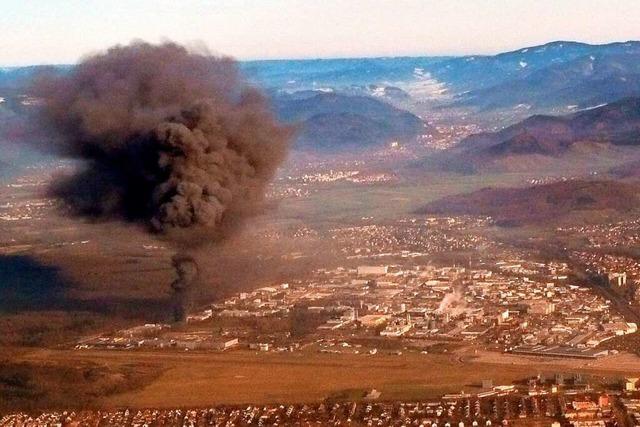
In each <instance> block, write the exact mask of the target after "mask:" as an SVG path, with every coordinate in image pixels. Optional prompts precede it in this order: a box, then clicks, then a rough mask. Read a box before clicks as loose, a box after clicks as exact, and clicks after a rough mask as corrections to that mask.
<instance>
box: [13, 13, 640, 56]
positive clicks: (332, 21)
mask: <svg viewBox="0 0 640 427" xmlns="http://www.w3.org/2000/svg"><path fill="white" fill-rule="evenodd" d="M558 3H560V2H557V1H555V2H554V1H552V0H543V1H539V2H536V3H534V4H532V3H530V2H527V1H524V0H515V1H510V2H505V1H500V0H481V1H477V2H473V3H471V2H465V1H462V0H454V1H446V2H445V1H438V0H425V1H418V0H402V1H400V2H390V1H383V0H370V1H363V0H353V1H337V0H330V1H327V2H323V3H322V4H321V3H320V2H314V1H294V0H275V1H269V2H260V1H256V0H243V1H230V0H222V1H216V2H210V1H204V0H188V1H186V2H184V3H182V4H181V5H180V6H179V7H178V6H176V5H175V4H174V3H172V2H170V1H165V0H161V1H155V2H151V1H147V0H142V1H138V2H135V3H130V2H124V1H121V0H116V1H113V2H109V3H108V4H107V3H101V2H98V1H95V0H92V1H86V2H81V1H76V0H72V1H62V0H53V1H50V2H47V3H46V4H38V5H36V4H34V3H26V2H20V1H17V0H9V6H8V7H7V8H6V9H5V10H6V11H7V12H6V13H5V14H4V15H3V16H0V28H2V29H3V32H4V34H3V38H2V41H0V66H7V67H8V66H22V65H37V64H72V63H76V62H77V61H78V60H79V59H81V58H82V57H83V56H84V55H86V54H88V53H92V52H97V51H102V50H104V49H106V48H107V47H108V46H111V45H113V44H127V43H129V42H131V41H132V40H135V39H142V40H145V41H149V42H152V43H157V42H160V41H162V40H172V41H176V42H178V43H183V44H185V43H186V44H191V45H198V44H204V45H206V46H208V47H209V48H210V49H211V50H212V52H213V53H216V54H225V55H231V56H234V57H236V58H238V59H239V60H243V61H249V60H268V59H320V58H322V59H324V58H327V59H330V58H364V57H397V56H458V55H467V54H474V55H489V54H495V53H499V52H505V51H509V50H515V49H518V48H521V47H524V46H535V45H539V44H545V43H548V42H551V41H556V40H566V41H579V42H584V43H591V44H606V43H610V42H615V41H628V40H637V39H640V33H639V32H638V28H640V4H639V3H638V2H633V1H631V0H615V1H612V2H603V1H599V0H589V1H577V0H566V1H563V2H561V3H560V4H558ZM621 11H623V12H624V13H621ZM605 24H606V25H605ZM346 41H348V42H346Z"/></svg>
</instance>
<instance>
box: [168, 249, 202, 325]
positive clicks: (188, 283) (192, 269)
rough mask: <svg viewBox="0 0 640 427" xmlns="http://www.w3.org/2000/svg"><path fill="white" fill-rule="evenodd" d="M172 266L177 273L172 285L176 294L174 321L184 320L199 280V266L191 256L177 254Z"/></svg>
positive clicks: (172, 260)
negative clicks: (194, 286) (195, 284)
mask: <svg viewBox="0 0 640 427" xmlns="http://www.w3.org/2000/svg"><path fill="white" fill-rule="evenodd" d="M171 265H173V268H174V269H175V271H176V274H177V276H178V277H177V278H176V279H175V280H174V281H173V282H172V283H171V289H172V290H173V294H174V307H173V320H175V321H176V322H179V321H181V320H184V319H185V318H186V315H187V311H188V310H189V308H190V303H191V297H192V295H191V294H190V293H191V291H192V288H193V284H194V283H195V282H196V280H198V273H199V271H198V264H197V263H196V261H195V259H194V258H193V257H191V256H189V255H185V254H177V255H175V256H174V257H173V258H172V259H171Z"/></svg>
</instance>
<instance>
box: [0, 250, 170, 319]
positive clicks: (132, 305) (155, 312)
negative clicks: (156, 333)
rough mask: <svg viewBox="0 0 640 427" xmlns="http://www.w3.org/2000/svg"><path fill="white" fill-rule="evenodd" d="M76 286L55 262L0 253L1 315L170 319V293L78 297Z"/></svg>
mask: <svg viewBox="0 0 640 427" xmlns="http://www.w3.org/2000/svg"><path fill="white" fill-rule="evenodd" d="M73 287H74V283H73V282H72V281H71V280H69V279H68V278H65V277H64V276H63V275H62V273H61V270H60V269H59V268H57V267H55V266H50V265H46V264H43V263H41V262H40V261H38V260H37V259H35V258H33V257H31V256H28V255H4V256H0V315H2V314H12V313H13V314H15V313H19V312H25V311H27V312H28V311H48V310H65V311H83V312H92V313H99V314H106V315H117V316H122V317H125V318H141V319H149V320H166V318H167V317H168V316H167V314H168V313H169V310H170V307H171V299H170V298H169V297H155V298H153V297H147V298H140V297H129V298H127V297H96V298H82V299H79V298H74V297H73V296H72V295H70V294H71V293H72V290H73Z"/></svg>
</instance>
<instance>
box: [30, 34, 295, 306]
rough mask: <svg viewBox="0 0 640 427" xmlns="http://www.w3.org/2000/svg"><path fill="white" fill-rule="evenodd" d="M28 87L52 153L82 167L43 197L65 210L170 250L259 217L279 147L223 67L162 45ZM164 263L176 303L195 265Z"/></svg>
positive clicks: (220, 60)
mask: <svg viewBox="0 0 640 427" xmlns="http://www.w3.org/2000/svg"><path fill="white" fill-rule="evenodd" d="M35 89H36V93H37V94H38V95H39V96H41V97H42V98H43V99H44V106H43V108H42V120H41V121H42V123H43V124H44V125H45V128H46V130H47V132H48V133H49V134H51V135H52V136H53V142H52V146H53V147H54V148H55V150H56V151H57V152H59V153H62V154H64V155H67V156H72V157H75V158H78V159H81V160H83V161H84V162H83V164H84V165H85V167H84V169H82V170H80V171H79V172H77V173H76V174H74V175H71V176H67V177H64V178H59V179H57V180H56V181H55V182H54V183H53V185H52V188H51V190H52V192H53V194H54V195H56V196H58V197H60V198H61V199H62V200H64V201H65V202H66V205H67V206H68V207H69V208H70V210H71V211H72V212H73V213H75V214H78V215H81V216H86V217H91V218H105V219H118V220H123V221H127V222H133V223H139V224H143V225H144V226H145V227H147V229H148V230H149V231H150V232H155V233H159V234H161V235H162V236H163V237H164V238H165V239H167V240H168V241H169V242H171V243H173V244H174V245H175V247H176V248H177V249H178V250H180V251H184V250H185V249H189V250H191V248H194V247H198V246H199V245H202V244H204V243H208V242H211V241H216V240H219V239H221V238H224V237H226V236H227V235H228V234H229V233H230V232H233V230H234V229H235V228H236V227H237V226H238V225H240V224H242V223H243V221H244V220H245V219H246V218H247V217H248V216H250V215H252V214H254V213H255V212H257V211H258V210H259V209H260V207H261V206H262V203H263V198H264V191H265V187H266V185H267V184H268V183H269V182H270V180H271V179H272V178H273V176H274V174H275V172H276V170H277V168H278V166H279V165H280V164H281V162H282V161H283V160H284V158H285V155H286V152H287V148H288V146H289V141H290V139H291V131H290V129H289V128H287V127H284V126H281V125H280V124H279V123H278V122H277V121H276V120H275V119H274V117H273V115H272V113H271V111H270V108H269V105H268V103H267V102H266V100H265V98H264V96H263V95H262V94H261V93H260V92H258V91H257V90H256V89H254V88H252V87H250V86H249V85H248V84H247V83H246V81H244V80H243V79H242V77H241V76H240V74H239V70H238V67H237V64H236V62H235V61H234V60H232V59H230V58H226V57H214V56H212V55H210V54H209V53H208V52H206V51H201V52H198V51H193V50H189V49H186V48H185V47H182V46H179V45H177V44H174V43H165V44H161V45H152V44H148V43H143V42H136V43H133V44H131V45H128V46H116V47H114V48H111V49H109V50H108V51H107V52H105V53H102V54H97V55H94V56H90V57H88V58H86V59H85V60H83V61H82V62H81V63H80V64H78V66H77V67H75V68H74V69H73V70H72V71H71V72H70V73H68V74H64V75H58V76H49V77H42V78H40V80H39V81H38V82H37V83H36V84H35ZM173 264H174V267H175V268H176V272H177V275H178V279H177V280H176V281H175V282H174V283H173V285H172V287H173V289H174V291H175V293H176V295H177V296H178V298H177V299H183V297H184V296H185V295H186V294H187V293H188V292H187V291H186V290H185V288H186V287H187V286H189V283H192V282H193V281H194V280H196V279H197V275H198V274H197V271H198V268H197V265H196V264H195V262H194V261H193V258H190V257H188V256H179V257H177V258H174V262H173ZM182 315H184V313H183V314H182Z"/></svg>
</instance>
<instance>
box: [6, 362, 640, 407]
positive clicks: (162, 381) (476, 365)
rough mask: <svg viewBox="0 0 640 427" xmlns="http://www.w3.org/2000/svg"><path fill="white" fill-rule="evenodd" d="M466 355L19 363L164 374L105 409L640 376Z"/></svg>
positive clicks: (620, 367) (399, 394)
mask: <svg viewBox="0 0 640 427" xmlns="http://www.w3.org/2000/svg"><path fill="white" fill-rule="evenodd" d="M466 354H469V355H471V354H472V353H462V352H456V353H451V354H449V355H423V354H417V353H405V354H404V355H403V356H395V355H386V354H378V355H375V356H369V355H353V354H351V355H348V354H338V355H336V354H332V355H327V354H318V353H310V352H302V353H287V354H256V353H252V352H248V351H234V352H229V353H223V354H220V353H188V354H187V353H175V352H137V351H136V352H121V351H81V352H80V351H72V350H35V351H32V352H28V353H25V354H22V355H21V356H19V357H18V358H17V359H19V360H21V361H25V362H28V363H34V364H39V363H60V364H66V365H82V364H86V363H93V364H96V365H99V366H103V367H104V368H108V369H111V370H117V369H119V368H121V367H122V366H129V367H131V366H135V365H140V366H145V367H147V368H153V369H154V370H157V371H160V372H161V374H160V375H159V376H158V377H157V378H155V379H152V380H151V381H150V382H148V383H147V385H145V386H142V387H141V388H136V389H134V390H131V391H127V392H125V393H119V394H112V395H110V396H107V397H103V398H100V399H99V400H98V401H96V402H95V404H97V405H99V406H100V407H118V406H130V407H179V406H205V405H212V404H225V403H226V404H231V403H247V402H251V403H254V404H260V403H274V402H312V401H320V400H323V399H325V398H328V397H332V396H340V395H353V393H354V390H355V391H358V390H362V391H364V390H368V389H371V388H375V389H378V390H380V391H381V392H382V398H383V399H405V400H411V399H418V398H428V397H434V396H439V395H441V394H443V393H449V392H460V391H461V390H465V391H470V392H473V391H479V384H480V382H481V380H482V379H487V378H490V379H493V380H494V383H495V384H510V383H512V382H513V381H518V380H522V379H524V378H526V377H528V376H532V375H536V374H539V373H541V372H542V373H553V372H557V371H562V372H567V371H570V372H573V371H581V372H589V373H593V374H601V375H603V376H605V375H606V376H608V377H611V376H613V377H617V376H623V375H630V374H632V373H633V372H637V371H638V370H640V359H638V358H635V361H631V360H630V359H629V360H627V359H625V363H600V362H595V363H593V364H592V365H591V366H586V365H585V362H584V361H578V362H577V363H576V361H575V360H570V361H568V360H566V359H561V360H560V359H550V360H543V359H536V358H523V357H514V356H505V355H500V354H497V353H493V354H481V355H479V357H476V356H472V357H466V356H465V355H466ZM621 357H622V356H621ZM625 357H628V356H625Z"/></svg>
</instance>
